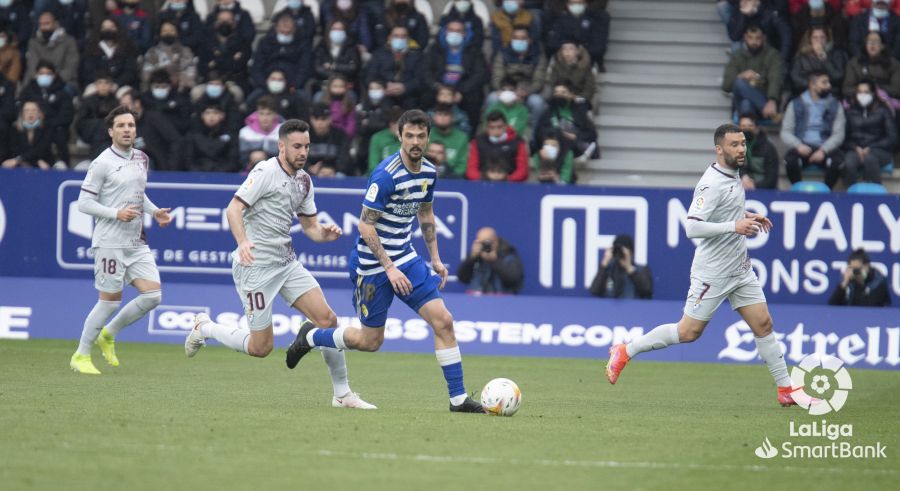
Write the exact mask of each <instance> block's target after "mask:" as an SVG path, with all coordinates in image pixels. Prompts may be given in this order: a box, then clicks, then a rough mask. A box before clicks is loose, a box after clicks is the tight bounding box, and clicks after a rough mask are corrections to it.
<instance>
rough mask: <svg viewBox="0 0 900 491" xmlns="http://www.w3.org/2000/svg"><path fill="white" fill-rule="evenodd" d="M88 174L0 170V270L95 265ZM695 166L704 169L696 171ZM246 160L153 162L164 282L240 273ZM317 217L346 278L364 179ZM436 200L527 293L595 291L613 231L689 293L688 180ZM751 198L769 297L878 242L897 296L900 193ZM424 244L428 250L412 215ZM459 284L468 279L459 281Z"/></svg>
mask: <svg viewBox="0 0 900 491" xmlns="http://www.w3.org/2000/svg"><path fill="white" fill-rule="evenodd" d="M83 177H84V175H83V174H79V173H74V172H72V173H70V172H59V173H57V172H40V171H28V170H15V169H14V170H0V275H2V276H39V277H56V278H88V277H90V275H91V269H92V259H91V250H90V236H91V232H92V226H93V225H92V220H91V218H90V217H88V216H86V215H84V214H83V213H81V212H79V211H78V209H77V204H76V200H77V197H78V188H79V185H80V182H81V179H82V178H83ZM698 178H699V174H698ZM242 179H243V176H241V175H237V174H188V173H163V172H156V173H153V174H151V175H150V182H149V184H148V188H147V193H148V195H149V196H150V197H151V198H152V199H153V201H154V202H155V203H157V204H158V205H159V206H164V207H171V208H172V209H173V211H172V214H173V216H174V218H175V220H174V223H173V224H172V226H171V227H169V228H166V229H159V228H158V227H156V225H155V223H153V221H152V220H151V219H150V218H149V217H147V216H145V217H144V226H145V228H146V232H147V237H148V240H149V243H150V246H151V248H152V249H153V250H154V252H155V254H156V258H157V262H158V264H159V267H160V271H161V272H162V277H163V280H164V281H166V282H172V281H177V282H182V281H186V282H205V283H230V282H231V271H230V262H231V260H230V257H229V254H230V252H231V251H232V250H233V249H234V239H233V238H232V236H231V233H230V231H229V229H228V224H227V221H226V220H225V215H224V211H223V210H224V209H225V207H226V206H227V205H228V202H229V200H230V199H231V196H232V193H233V192H234V190H235V189H236V188H237V186H238V185H239V184H240V182H241V181H242ZM315 184H316V201H317V206H318V209H319V212H320V213H319V218H320V219H321V220H322V221H324V222H328V223H335V224H337V225H338V226H340V227H341V228H342V230H343V232H344V236H343V237H342V238H341V239H339V240H337V241H335V242H332V243H327V244H315V243H313V242H311V241H309V240H306V239H305V237H303V234H302V232H301V231H300V227H299V225H297V226H295V227H294V228H293V229H292V232H293V234H294V236H295V238H296V240H295V247H296V249H297V252H298V256H299V260H300V261H301V262H303V264H305V265H306V267H307V268H309V269H310V271H312V272H313V274H314V275H315V276H316V277H317V278H318V279H319V281H320V282H321V283H322V285H323V286H324V287H327V288H346V287H348V283H347V272H346V264H347V255H348V252H349V251H350V250H351V248H352V247H353V246H354V241H355V239H356V233H357V232H356V225H357V220H358V216H359V213H360V209H361V201H362V194H363V192H364V189H365V180H363V179H360V178H354V179H337V180H317V181H316V183H315ZM437 189H438V192H437V193H436V198H435V199H436V201H435V213H436V217H437V220H438V224H437V225H438V242H439V245H440V250H441V258H442V260H443V261H444V262H445V263H447V264H448V267H449V270H450V271H451V274H453V273H455V271H456V269H457V267H458V266H459V264H460V263H461V261H462V260H463V259H464V258H465V256H466V254H467V250H468V249H469V248H470V247H471V243H472V240H473V238H474V236H475V233H476V232H477V230H478V229H479V228H480V227H484V226H493V227H495V228H496V229H497V231H498V233H499V234H500V235H501V236H502V237H504V238H505V239H507V240H508V241H509V242H510V243H511V244H512V245H513V246H515V247H516V248H517V250H518V252H519V254H520V256H521V258H522V261H523V264H524V266H525V287H524V289H523V291H522V293H523V294H528V295H556V296H582V297H584V296H588V292H587V288H588V287H589V286H590V283H591V281H592V280H593V278H594V276H595V275H596V273H597V270H598V267H599V264H600V261H601V258H602V256H603V253H604V250H605V249H606V248H608V247H610V245H611V244H612V240H613V238H614V237H615V235H617V234H620V233H627V234H630V235H632V236H633V237H634V238H635V259H636V261H637V262H638V263H639V264H648V265H649V266H650V267H651V269H652V271H653V277H654V298H657V299H666V300H680V299H683V298H684V297H685V295H686V292H687V289H688V286H689V271H690V266H691V261H692V258H693V254H694V244H693V243H692V241H691V240H689V239H688V238H687V236H686V235H685V232H684V225H685V223H686V221H687V211H686V210H687V208H688V206H689V204H690V201H691V199H692V195H691V191H690V190H669V189H630V188H595V187H583V186H552V185H537V184H509V183H482V182H467V181H453V180H444V181H441V182H439V183H438V188H437ZM747 206H748V208H749V209H751V210H753V211H756V212H758V213H761V214H764V215H767V216H768V217H770V218H771V219H772V221H773V222H774V224H775V228H774V230H773V231H772V232H771V233H770V234H760V235H759V236H757V237H755V238H753V239H749V240H748V242H747V244H748V247H749V249H750V254H751V257H752V258H753V267H754V269H755V270H756V272H757V274H758V275H759V278H760V281H761V283H762V284H763V287H764V290H765V292H766V296H767V298H768V299H769V301H770V302H771V303H793V304H797V303H804V304H819V305H823V304H825V303H826V302H827V299H828V296H829V294H830V293H831V291H832V290H833V289H834V288H835V287H836V285H837V284H838V283H839V281H840V278H841V272H842V270H843V268H844V266H845V261H846V258H847V255H848V254H849V253H850V252H851V251H852V250H853V249H855V248H860V247H861V248H863V249H865V250H866V251H868V253H869V255H870V256H871V258H872V260H873V264H874V266H875V267H876V268H878V269H879V270H880V271H881V272H882V273H884V274H885V275H886V276H887V278H888V285H889V290H890V291H891V294H892V298H893V301H894V304H895V305H897V304H898V303H897V302H900V196H864V195H847V194H823V195H813V194H797V193H789V192H771V191H755V192H751V193H749V194H748V196H747ZM415 230H416V232H415V233H416V238H415V239H414V240H415V244H416V247H417V249H418V250H419V251H420V252H422V253H424V252H425V251H426V249H425V245H424V242H423V241H422V239H421V234H420V232H419V231H418V229H417V228H416V229H415ZM448 289H449V291H452V292H462V291H464V290H465V286H464V285H461V284H459V283H458V282H453V281H451V284H450V286H449V287H448Z"/></svg>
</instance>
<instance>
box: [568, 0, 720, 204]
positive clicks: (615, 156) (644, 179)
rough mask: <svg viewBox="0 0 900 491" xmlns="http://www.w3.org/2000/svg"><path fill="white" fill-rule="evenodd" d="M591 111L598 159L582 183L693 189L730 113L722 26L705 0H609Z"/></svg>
mask: <svg viewBox="0 0 900 491" xmlns="http://www.w3.org/2000/svg"><path fill="white" fill-rule="evenodd" d="M609 13H610V15H611V16H612V23H611V32H610V43H609V49H608V51H607V55H606V73H603V74H600V104H599V109H598V111H597V113H596V114H595V122H596V124H597V129H598V134H599V142H600V150H601V158H600V159H597V160H593V161H590V162H589V163H588V164H587V165H586V168H584V169H582V170H581V175H580V180H581V182H582V183H587V184H596V185H606V186H656V187H659V186H664V187H693V186H694V184H696V181H697V178H698V177H699V174H700V173H702V172H703V170H704V168H705V167H706V166H707V165H709V163H710V162H711V161H712V160H713V159H714V158H715V157H714V153H713V142H712V134H713V130H714V129H715V127H716V126H718V125H720V124H722V123H723V122H726V121H727V120H728V117H729V110H730V107H731V100H730V99H728V98H726V97H723V96H722V94H721V91H720V90H719V86H720V83H721V77H722V72H723V70H724V67H725V64H726V63H727V61H728V57H727V55H726V53H725V49H726V48H727V47H728V39H727V36H726V34H725V27H724V26H723V25H722V23H721V22H720V21H719V18H718V16H717V15H716V11H715V4H714V3H713V2H710V1H708V0H652V1H650V0H648V1H644V0H612V1H610V2H609Z"/></svg>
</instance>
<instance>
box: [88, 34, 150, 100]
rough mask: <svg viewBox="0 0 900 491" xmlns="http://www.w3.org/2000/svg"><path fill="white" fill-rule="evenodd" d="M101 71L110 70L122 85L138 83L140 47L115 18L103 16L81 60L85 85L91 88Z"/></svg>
mask: <svg viewBox="0 0 900 491" xmlns="http://www.w3.org/2000/svg"><path fill="white" fill-rule="evenodd" d="M99 72H107V73H109V74H110V75H111V76H112V78H113V81H115V83H116V85H117V86H119V87H125V86H129V87H139V78H138V65H137V50H135V48H134V45H133V44H131V40H130V39H128V36H126V35H125V33H123V32H122V31H121V30H120V29H119V26H118V24H116V21H114V20H112V19H104V20H103V21H102V22H101V23H100V31H99V32H98V33H97V34H96V35H95V36H92V38H91V40H90V41H88V48H87V51H86V52H85V53H84V57H83V58H82V60H81V71H80V78H81V84H82V87H85V89H89V87H88V84H90V83H91V81H93V80H95V79H96V78H97V73H99Z"/></svg>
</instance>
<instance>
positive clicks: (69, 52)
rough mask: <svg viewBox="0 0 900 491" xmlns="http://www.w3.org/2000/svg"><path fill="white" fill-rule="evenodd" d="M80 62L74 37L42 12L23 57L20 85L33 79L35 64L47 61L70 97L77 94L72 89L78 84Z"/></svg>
mask: <svg viewBox="0 0 900 491" xmlns="http://www.w3.org/2000/svg"><path fill="white" fill-rule="evenodd" d="M80 59H81V56H80V54H79V52H78V43H76V42H75V38H73V37H72V36H70V35H68V34H66V31H65V30H64V29H63V28H62V27H60V26H59V22H57V20H56V16H55V15H54V14H53V12H43V13H42V14H41V15H40V16H39V17H38V30H37V31H36V32H35V33H34V37H33V38H32V39H31V41H30V42H29V43H28V53H27V54H26V55H25V60H26V63H25V79H24V80H23V81H22V84H23V85H28V84H29V83H30V82H31V81H32V80H33V79H34V77H35V74H36V73H37V66H38V63H40V62H41V61H48V62H50V63H52V64H53V66H54V67H56V68H55V69H54V71H55V72H56V73H57V74H58V76H59V79H60V80H62V82H63V84H64V85H68V86H69V87H70V95H71V96H74V95H75V94H76V93H77V92H76V91H75V90H74V89H75V87H76V86H77V85H78V62H79V60H80Z"/></svg>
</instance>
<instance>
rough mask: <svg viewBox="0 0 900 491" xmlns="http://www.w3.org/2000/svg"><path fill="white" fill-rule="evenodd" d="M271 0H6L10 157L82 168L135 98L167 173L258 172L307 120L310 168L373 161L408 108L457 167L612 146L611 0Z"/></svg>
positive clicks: (548, 174) (497, 176) (564, 177)
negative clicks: (602, 74) (421, 6)
mask: <svg viewBox="0 0 900 491" xmlns="http://www.w3.org/2000/svg"><path fill="white" fill-rule="evenodd" d="M201 1H205V0H201ZM245 1H246V2H249V1H250V0H245ZM255 1H256V3H259V0H255ZM269 3H273V4H274V5H276V8H277V11H275V12H273V13H272V14H271V16H270V18H269V19H265V20H264V21H263V22H260V23H254V20H253V18H252V16H251V14H250V12H248V10H246V9H245V8H244V7H243V6H242V5H241V3H240V2H239V1H237V0H209V2H208V5H203V6H204V8H203V9H196V8H195V5H194V1H193V0H168V1H166V2H158V1H146V0H145V1H142V0H115V1H113V0H106V1H104V2H87V1H86V0H0V163H2V165H3V166H4V167H16V166H27V167H40V168H60V169H65V168H71V167H77V168H81V167H83V166H84V163H85V162H86V161H89V160H90V159H92V158H93V157H95V156H96V155H98V154H99V153H100V152H101V151H102V150H103V149H104V148H105V147H106V146H108V145H109V136H108V135H107V134H106V131H105V128H104V127H103V124H102V121H103V118H104V117H105V116H106V114H107V113H108V112H109V111H110V110H111V109H112V108H114V107H116V106H117V105H119V104H127V105H128V106H129V107H131V109H132V110H134V111H136V112H137V113H138V114H139V115H140V116H139V139H138V142H137V143H138V145H137V146H138V147H139V148H142V149H143V150H145V151H146V152H147V153H148V154H149V155H150V157H151V166H152V167H153V168H155V169H161V170H185V171H189V170H201V171H222V172H236V171H241V170H246V169H247V168H249V167H250V166H252V165H254V164H255V163H256V162H258V161H259V160H260V159H262V158H265V157H267V156H272V155H273V154H274V153H275V152H277V146H276V144H275V139H276V138H275V135H277V129H278V127H279V125H280V123H281V122H282V121H284V120H286V119H290V118H302V119H307V120H309V121H310V123H311V127H312V131H311V140H312V144H311V155H310V165H309V170H310V172H311V173H314V174H316V175H319V176H322V177H326V176H338V177H340V176H350V175H365V174H366V173H368V172H369V171H370V170H371V169H372V168H373V166H374V165H377V163H378V162H379V161H380V160H381V159H382V158H384V157H385V156H386V155H390V153H392V152H394V151H396V149H397V141H396V135H395V133H393V134H392V133H391V132H390V128H392V127H393V126H391V125H392V124H395V123H396V119H397V117H398V115H399V114H400V113H401V112H402V110H405V109H410V108H423V109H426V110H427V111H428V112H429V114H431V115H433V117H434V123H435V124H434V126H435V128H434V141H435V143H436V144H437V145H438V148H437V149H435V154H436V155H438V156H439V157H440V158H441V159H442V162H441V164H442V174H443V175H444V176H446V177H456V178H468V179H493V180H509V181H524V180H527V179H529V178H531V179H532V180H540V181H543V182H556V183H565V182H574V181H575V172H574V165H573V161H574V160H575V159H578V158H590V157H592V156H596V155H597V144H596V129H595V128H594V125H593V122H592V117H591V111H592V98H593V95H594V91H595V85H596V80H595V74H596V72H598V71H602V70H603V66H604V63H603V58H604V54H605V51H606V44H607V38H608V33H609V15H608V14H607V12H606V10H605V7H606V1H604V0H547V1H544V2H541V1H528V0H495V1H493V2H492V3H493V5H492V6H491V7H492V8H485V7H486V5H484V2H483V0H450V2H449V3H448V4H447V8H446V9H445V10H444V12H442V13H440V14H439V15H434V14H437V13H431V12H428V15H429V17H428V18H426V16H425V15H423V12H420V11H419V10H418V8H417V5H418V4H417V3H416V2H414V1H413V0H386V1H384V2H382V1H381V0H319V2H318V5H316V6H315V7H317V8H312V7H313V6H310V5H307V4H306V2H304V0H288V1H287V2H269ZM282 7H283V8H282ZM207 9H208V13H206V15H205V18H202V17H201V15H200V14H199V13H198V10H199V11H201V12H206V11H207ZM476 11H481V12H482V15H483V14H484V12H487V13H488V15H487V17H486V18H483V17H482V16H479V14H478V13H476ZM432 17H433V21H430V20H429V19H430V18H432ZM76 142H77V144H75V143H76ZM73 144H75V145H73ZM70 147H71V148H76V149H79V151H80V153H82V154H83V155H78V156H76V157H72V156H70V155H69V149H70Z"/></svg>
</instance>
